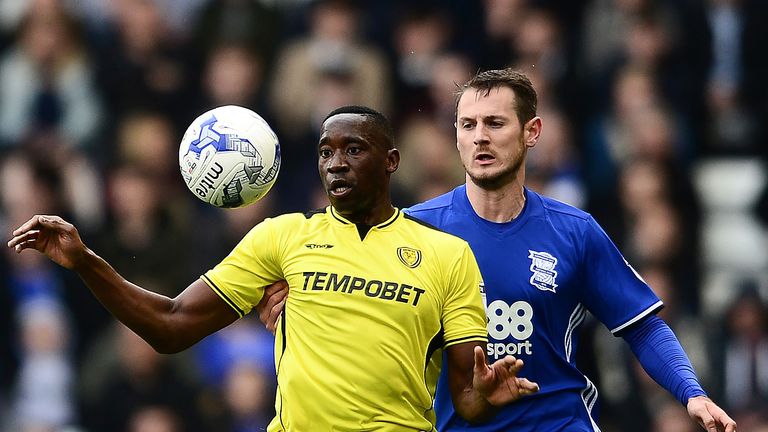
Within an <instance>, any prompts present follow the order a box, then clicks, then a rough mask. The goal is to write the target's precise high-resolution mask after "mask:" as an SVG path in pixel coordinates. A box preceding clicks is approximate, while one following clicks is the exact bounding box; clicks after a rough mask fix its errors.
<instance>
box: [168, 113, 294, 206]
mask: <svg viewBox="0 0 768 432" xmlns="http://www.w3.org/2000/svg"><path fill="white" fill-rule="evenodd" d="M179 167H180V168H181V176H182V177H183V178H184V183H186V184H187V187H188V188H189V190H190V191H192V193H193V194H195V196H196V197H198V198H199V199H201V200H203V201H205V202H207V203H209V204H212V205H214V206H216V207H222V208H236V207H244V206H247V205H249V204H252V203H254V202H256V201H258V200H260V199H262V198H263V197H264V196H265V195H266V194H267V192H269V189H270V188H271V187H272V185H274V184H275V180H277V174H278V172H279V171H280V142H279V140H278V139H277V135H275V132H274V131H273V130H272V128H271V127H270V126H269V124H268V123H267V122H266V121H265V120H264V119H263V118H261V116H260V115H258V114H256V113H255V112H253V111H251V110H249V109H247V108H243V107H240V106H235V105H227V106H221V107H218V108H214V109H212V110H210V111H207V112H205V113H204V114H202V115H200V116H199V117H197V118H196V119H195V120H194V121H192V123H191V124H190V125H189V127H188V128H187V131H186V132H185V133H184V137H183V138H182V139H181V145H180V147H179Z"/></svg>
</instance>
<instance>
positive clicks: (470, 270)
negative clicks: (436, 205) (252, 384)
mask: <svg viewBox="0 0 768 432" xmlns="http://www.w3.org/2000/svg"><path fill="white" fill-rule="evenodd" d="M202 278H203V280H205V281H206V282H207V283H208V285H210V286H211V288H212V289H213V290H214V291H215V292H216V293H217V294H218V295H219V296H221V297H222V298H223V299H224V300H225V301H226V302H227V303H228V304H229V305H230V306H232V307H233V308H234V309H235V310H236V311H237V312H238V313H239V314H240V315H243V314H246V313H248V312H249V311H250V310H251V308H252V307H253V306H254V305H256V304H257V303H258V302H259V300H260V299H261V297H262V295H263V292H264V287H265V286H267V285H269V284H270V283H272V282H274V281H277V280H280V279H285V280H286V281H288V284H289V286H290V295H289V296H288V300H287V302H286V305H285V311H284V313H283V316H282V317H281V319H280V321H279V323H278V329H277V334H276V347H275V365H276V368H277V381H278V389H277V396H276V402H275V409H276V413H277V415H276V417H275V419H274V420H273V421H272V423H271V424H270V426H269V430H270V431H283V430H285V431H331V430H338V431H363V430H365V431H374V430H375V431H401V430H425V431H429V430H433V429H434V422H435V416H434V411H433V409H432V403H433V398H434V392H435V386H436V383H437V377H438V374H439V368H440V362H441V358H442V349H443V348H446V347H448V346H450V345H453V344H457V343H461V342H467V341H478V342H482V343H484V342H485V341H486V338H487V336H486V334H487V333H486V326H485V324H486V318H485V313H484V307H483V304H482V299H481V296H480V284H481V276H480V271H479V269H478V267H477V263H476V261H475V258H474V256H473V254H472V252H471V250H470V249H469V245H468V244H467V243H466V242H465V241H464V240H461V239H459V238H458V237H454V236H452V235H450V234H447V233H444V232H442V231H439V230H437V229H435V228H433V227H429V226H427V225H425V224H423V223H422V222H419V221H417V220H415V219H412V218H410V217H409V216H407V215H405V214H404V213H402V212H401V211H400V210H397V209H396V210H395V212H394V214H393V215H392V216H391V217H390V218H389V219H388V220H387V221H385V222H383V223H381V224H379V225H376V226H374V227H370V229H369V230H368V231H367V232H365V231H364V230H362V231H360V230H359V229H358V226H357V225H355V224H354V223H351V222H349V221H348V220H345V219H344V218H343V217H342V216H340V215H339V214H338V213H336V211H335V210H333V208H332V207H328V208H326V209H324V210H321V211H317V212H313V213H308V214H305V215H304V214H299V213H294V214H287V215H283V216H279V217H276V218H274V219H267V220H265V221H264V222H262V223H260V224H258V225H257V226H255V227H254V228H253V229H252V230H251V231H250V232H249V233H248V234H247V235H246V236H245V237H244V238H243V240H242V241H241V242H240V244H238V245H237V247H236V248H235V249H234V250H233V251H232V253H231V254H230V255H229V256H228V257H227V258H225V259H224V260H223V261H222V262H221V263H220V264H218V265H217V266H216V267H215V268H214V269H212V270H210V271H208V272H207V273H205V275H203V277H202Z"/></svg>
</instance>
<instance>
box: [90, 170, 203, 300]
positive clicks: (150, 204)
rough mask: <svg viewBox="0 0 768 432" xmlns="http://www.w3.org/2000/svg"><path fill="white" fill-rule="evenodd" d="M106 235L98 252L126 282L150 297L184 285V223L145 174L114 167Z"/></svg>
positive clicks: (152, 178) (186, 275)
mask: <svg viewBox="0 0 768 432" xmlns="http://www.w3.org/2000/svg"><path fill="white" fill-rule="evenodd" d="M107 181H108V182H109V209H110V220H109V224H108V226H109V229H108V230H105V231H104V232H103V233H101V235H100V236H99V237H98V243H99V247H98V249H99V250H102V251H104V254H105V256H107V257H109V259H111V260H112V261H113V263H114V266H115V268H117V269H119V271H120V272H122V273H123V274H124V275H125V276H126V277H128V278H131V279H133V280H136V281H141V282H143V283H146V284H147V285H148V286H151V287H152V289H153V290H154V291H155V292H160V293H163V294H165V295H168V296H175V295H177V294H178V292H174V291H172V290H173V289H177V288H178V287H179V286H184V285H185V284H187V283H189V278H190V277H189V270H188V269H187V268H185V266H184V263H188V262H189V260H188V256H189V253H190V248H189V247H188V246H187V245H188V241H189V240H190V236H189V235H188V234H187V233H188V231H187V230H186V228H185V227H186V225H185V224H186V222H187V221H185V220H183V219H181V218H179V217H176V216H178V215H176V214H174V212H173V208H172V207H170V206H169V203H168V202H167V201H164V200H163V199H162V196H161V191H160V189H159V188H158V187H157V186H156V184H157V183H158V182H159V181H161V180H160V179H159V178H158V177H155V176H154V175H153V173H151V172H149V171H147V170H146V169H145V168H143V167H141V166H137V165H132V164H124V165H121V166H117V167H114V168H113V169H112V170H111V171H110V173H109V178H108V179H107Z"/></svg>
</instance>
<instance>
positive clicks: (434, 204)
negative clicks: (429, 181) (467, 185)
mask: <svg viewBox="0 0 768 432" xmlns="http://www.w3.org/2000/svg"><path fill="white" fill-rule="evenodd" d="M463 187H464V186H463V185H462V186H459V187H457V188H456V189H453V190H452V191H450V192H447V193H444V194H442V195H440V196H437V197H435V198H432V199H429V200H427V201H424V202H422V203H419V204H416V205H413V206H411V207H408V208H405V209H403V212H404V213H405V214H407V215H410V216H413V217H415V218H417V219H419V220H421V221H424V222H427V223H429V224H432V225H434V226H437V227H443V226H444V225H445V224H446V223H447V222H449V221H451V220H452V219H453V218H455V215H456V213H457V208H456V207H457V205H456V204H457V203H456V199H457V198H456V197H457V196H460V195H459V194H460V193H464V192H463V191H462V188H463Z"/></svg>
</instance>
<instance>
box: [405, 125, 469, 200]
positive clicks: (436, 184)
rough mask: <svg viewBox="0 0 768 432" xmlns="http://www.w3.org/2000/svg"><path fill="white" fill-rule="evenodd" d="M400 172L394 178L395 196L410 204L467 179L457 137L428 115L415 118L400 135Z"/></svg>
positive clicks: (446, 190) (445, 190) (430, 196)
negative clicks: (457, 146) (459, 157)
mask: <svg viewBox="0 0 768 432" xmlns="http://www.w3.org/2000/svg"><path fill="white" fill-rule="evenodd" d="M397 142H398V149H399V150H400V154H401V155H402V163H401V164H400V166H401V167H402V168H401V171H400V172H398V175H397V176H394V177H393V178H392V182H393V185H394V187H395V191H396V192H395V196H396V197H397V198H398V200H399V201H401V202H402V205H411V204H415V203H417V202H421V201H424V200H426V199H429V198H434V197H436V196H438V195H442V194H444V193H446V192H448V191H449V190H451V189H453V188H454V187H456V186H457V185H459V184H461V183H462V181H463V180H464V169H463V168H462V166H461V161H459V160H457V159H456V157H455V155H454V154H453V153H454V152H455V148H456V137H455V134H453V133H452V131H451V130H450V129H446V128H445V127H443V126H442V125H440V124H438V123H437V122H436V121H435V120H434V119H433V118H432V117H429V116H413V117H411V118H410V119H409V120H408V122H407V123H406V125H405V127H403V128H402V131H401V132H400V134H399V135H398V140H397Z"/></svg>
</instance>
